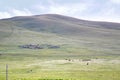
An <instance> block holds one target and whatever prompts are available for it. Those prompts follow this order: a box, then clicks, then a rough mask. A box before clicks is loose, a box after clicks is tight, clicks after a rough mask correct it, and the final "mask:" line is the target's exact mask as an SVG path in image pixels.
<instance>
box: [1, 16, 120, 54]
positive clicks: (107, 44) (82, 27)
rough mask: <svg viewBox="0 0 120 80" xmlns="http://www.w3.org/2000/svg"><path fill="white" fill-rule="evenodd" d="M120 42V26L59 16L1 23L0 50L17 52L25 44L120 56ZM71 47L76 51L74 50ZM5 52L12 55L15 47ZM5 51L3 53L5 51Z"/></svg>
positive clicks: (16, 19) (27, 17)
mask: <svg viewBox="0 0 120 80" xmlns="http://www.w3.org/2000/svg"><path fill="white" fill-rule="evenodd" d="M119 40H120V23H112V22H96V21H87V20H80V19H76V18H72V17H68V16H63V15H57V14H44V15H35V16H18V17H13V18H8V19H1V20H0V45H1V46H5V45H9V46H13V47H14V48H15V47H17V46H18V45H24V44H54V45H62V47H63V48H65V49H67V48H68V50H67V51H68V52H70V53H101V54H102V53H109V54H116V55H119V51H120V41H119ZM71 47H73V48H74V50H71ZM6 48H7V49H8V51H9V50H11V49H9V48H12V47H6ZM14 48H13V49H14ZM2 49H3V48H1V51H4V50H2ZM69 49H70V50H69ZM76 49H77V50H76ZM79 49H80V51H78V50H79ZM65 51H66V50H65Z"/></svg>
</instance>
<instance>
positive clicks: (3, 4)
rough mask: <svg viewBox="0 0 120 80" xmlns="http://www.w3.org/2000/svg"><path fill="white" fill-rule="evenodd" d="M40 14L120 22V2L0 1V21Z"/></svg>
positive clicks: (111, 0) (117, 0)
mask: <svg viewBox="0 0 120 80" xmlns="http://www.w3.org/2000/svg"><path fill="white" fill-rule="evenodd" d="M40 14H61V15H66V16H72V17H76V18H80V19H86V20H96V21H110V22H120V0H0V19H2V18H10V17H13V16H30V15H40Z"/></svg>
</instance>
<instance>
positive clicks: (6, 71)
mask: <svg viewBox="0 0 120 80" xmlns="http://www.w3.org/2000/svg"><path fill="white" fill-rule="evenodd" d="M6 80H8V64H6Z"/></svg>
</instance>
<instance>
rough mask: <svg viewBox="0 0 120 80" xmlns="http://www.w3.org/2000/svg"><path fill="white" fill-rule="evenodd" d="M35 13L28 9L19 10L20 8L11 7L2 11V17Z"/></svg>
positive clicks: (0, 14) (0, 15)
mask: <svg viewBox="0 0 120 80" xmlns="http://www.w3.org/2000/svg"><path fill="white" fill-rule="evenodd" d="M30 15H33V14H32V13H31V12H30V11H29V10H28V9H23V10H18V9H9V10H7V11H4V12H0V19H3V18H10V17H14V16H30Z"/></svg>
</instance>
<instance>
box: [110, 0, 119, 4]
mask: <svg viewBox="0 0 120 80" xmlns="http://www.w3.org/2000/svg"><path fill="white" fill-rule="evenodd" d="M110 1H111V2H112V3H115V4H120V0H110Z"/></svg>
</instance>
